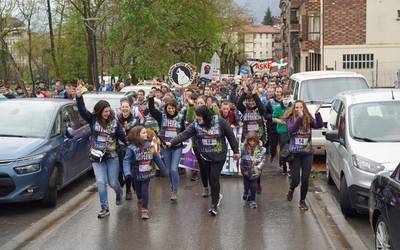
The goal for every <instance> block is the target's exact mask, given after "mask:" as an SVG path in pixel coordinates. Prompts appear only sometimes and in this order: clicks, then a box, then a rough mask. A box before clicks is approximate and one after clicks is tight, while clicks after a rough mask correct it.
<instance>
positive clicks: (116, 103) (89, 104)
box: [83, 95, 123, 112]
mask: <svg viewBox="0 0 400 250" xmlns="http://www.w3.org/2000/svg"><path fill="white" fill-rule="evenodd" d="M121 98H123V96H112V97H109V96H107V97H104V96H102V95H98V96H83V100H84V101H85V106H86V109H87V110H89V111H90V112H93V108H94V105H96V103H97V102H98V101H100V100H105V101H107V102H109V103H110V106H111V109H112V110H118V109H119V107H120V101H121Z"/></svg>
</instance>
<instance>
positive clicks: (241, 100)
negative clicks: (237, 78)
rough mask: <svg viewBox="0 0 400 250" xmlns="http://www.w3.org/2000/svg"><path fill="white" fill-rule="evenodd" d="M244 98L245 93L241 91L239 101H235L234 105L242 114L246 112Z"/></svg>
mask: <svg viewBox="0 0 400 250" xmlns="http://www.w3.org/2000/svg"><path fill="white" fill-rule="evenodd" d="M244 99H246V93H243V94H242V95H241V96H240V98H239V101H238V102H237V104H236V106H237V109H238V110H239V112H240V113H242V115H244V113H245V112H246V107H245V106H244V104H243V102H244Z"/></svg>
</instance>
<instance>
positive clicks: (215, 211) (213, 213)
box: [208, 207, 218, 216]
mask: <svg viewBox="0 0 400 250" xmlns="http://www.w3.org/2000/svg"><path fill="white" fill-rule="evenodd" d="M208 213H209V214H210V215H212V216H217V215H218V209H217V208H216V207H215V208H214V207H212V208H210V209H209V210H208Z"/></svg>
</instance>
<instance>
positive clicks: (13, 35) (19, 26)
mask: <svg viewBox="0 0 400 250" xmlns="http://www.w3.org/2000/svg"><path fill="white" fill-rule="evenodd" d="M6 29H8V30H9V31H8V32H7V36H6V37H5V39H4V40H5V42H6V44H7V47H8V50H9V51H10V53H11V55H12V56H13V58H14V60H15V62H16V63H17V64H18V65H21V66H25V65H27V64H28V58H27V56H26V55H24V54H21V53H20V51H19V50H18V48H17V47H16V45H17V43H18V42H20V41H22V40H27V39H28V29H27V27H26V25H25V24H24V23H23V22H21V21H20V20H19V19H17V18H10V19H9V20H8V28H6Z"/></svg>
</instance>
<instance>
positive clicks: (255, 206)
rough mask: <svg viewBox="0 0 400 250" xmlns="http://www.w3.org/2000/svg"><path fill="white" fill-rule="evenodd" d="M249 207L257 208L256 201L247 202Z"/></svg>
mask: <svg viewBox="0 0 400 250" xmlns="http://www.w3.org/2000/svg"><path fill="white" fill-rule="evenodd" d="M249 206H250V208H253V209H256V208H257V203H256V201H251V202H250V204H249Z"/></svg>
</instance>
